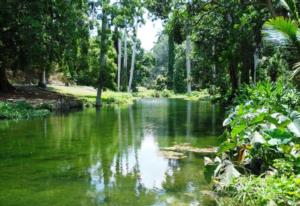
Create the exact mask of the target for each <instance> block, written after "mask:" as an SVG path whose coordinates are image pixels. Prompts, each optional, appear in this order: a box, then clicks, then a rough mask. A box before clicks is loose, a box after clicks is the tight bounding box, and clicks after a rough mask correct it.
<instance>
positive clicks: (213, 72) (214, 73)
mask: <svg viewBox="0 0 300 206" xmlns="http://www.w3.org/2000/svg"><path fill="white" fill-rule="evenodd" d="M215 54H216V46H215V44H214V45H213V46H212V56H213V64H212V81H213V85H212V92H213V94H214V95H215V94H216V77H217V74H216V73H217V68H216V63H215Z"/></svg>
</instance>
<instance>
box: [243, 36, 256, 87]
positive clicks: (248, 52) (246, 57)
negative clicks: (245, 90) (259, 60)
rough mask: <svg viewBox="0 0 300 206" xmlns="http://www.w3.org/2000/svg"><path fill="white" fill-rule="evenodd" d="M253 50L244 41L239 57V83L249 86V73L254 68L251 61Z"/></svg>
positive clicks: (252, 60)
mask: <svg viewBox="0 0 300 206" xmlns="http://www.w3.org/2000/svg"><path fill="white" fill-rule="evenodd" d="M253 53H254V49H253V48H252V45H251V44H250V43H249V42H248V41H247V40H244V41H243V42H242V46H241V55H242V74H241V83H243V84H249V83H250V75H251V74H250V71H251V69H252V68H253V67H254V59H253Z"/></svg>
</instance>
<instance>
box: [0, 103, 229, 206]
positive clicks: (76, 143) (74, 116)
mask: <svg viewBox="0 0 300 206" xmlns="http://www.w3.org/2000/svg"><path fill="white" fill-rule="evenodd" d="M222 119H223V111H222V108H221V107H220V106H218V105H214V104H211V103H209V102H205V101H203V102H190V101H185V100H169V99H143V100H138V101H136V102H135V104H133V105H131V106H129V107H124V106H123V107H121V106H120V107H117V106H116V107H104V108H103V109H101V110H100V111H98V112H96V111H95V110H94V109H88V110H84V111H80V112H74V113H70V114H65V115H53V116H51V117H49V118H45V119H33V120H21V121H1V122H0V205H3V206H56V205H57V206H77V205H78V206H96V205H97V206H98V205H101V206H102V205H103V206H106V205H107V206H127V205H128V206H148V205H149V206H150V205H151V206H152V205H153V206H168V205H180V206H181V205H182V206H184V205H204V206H210V205H215V203H214V202H212V201H211V200H210V198H208V197H207V196H206V195H205V192H203V191H207V190H209V189H210V183H209V178H208V175H211V174H208V175H207V174H206V172H205V169H204V165H203V158H201V157H199V156H195V155H193V154H190V155H188V157H187V158H185V159H182V160H170V159H167V158H165V157H164V156H163V155H162V154H161V153H160V150H159V148H161V147H167V146H173V145H174V144H178V143H190V144H192V145H193V146H197V147H208V146H216V145H218V144H219V140H218V138H217V137H218V136H219V135H220V134H221V133H222V126H221V121H222Z"/></svg>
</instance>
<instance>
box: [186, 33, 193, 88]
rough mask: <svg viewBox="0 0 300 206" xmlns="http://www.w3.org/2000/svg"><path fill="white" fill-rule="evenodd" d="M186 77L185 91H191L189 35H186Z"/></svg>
mask: <svg viewBox="0 0 300 206" xmlns="http://www.w3.org/2000/svg"><path fill="white" fill-rule="evenodd" d="M186 79H187V92H188V93H191V91H192V86H191V38H190V35H188V36H187V37H186Z"/></svg>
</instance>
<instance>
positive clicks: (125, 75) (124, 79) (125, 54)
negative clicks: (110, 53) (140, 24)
mask: <svg viewBox="0 0 300 206" xmlns="http://www.w3.org/2000/svg"><path fill="white" fill-rule="evenodd" d="M123 60H124V62H123V67H124V68H123V73H124V74H123V91H126V86H127V81H128V80H127V79H128V78H127V73H128V71H127V60H128V55H127V31H126V30H125V32H124V59H123Z"/></svg>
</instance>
